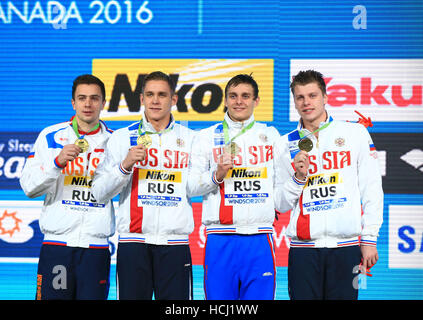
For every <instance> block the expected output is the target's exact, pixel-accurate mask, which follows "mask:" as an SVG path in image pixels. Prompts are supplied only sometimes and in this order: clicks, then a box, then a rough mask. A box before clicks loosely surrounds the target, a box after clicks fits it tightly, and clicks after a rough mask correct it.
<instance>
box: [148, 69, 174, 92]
mask: <svg viewBox="0 0 423 320" xmlns="http://www.w3.org/2000/svg"><path fill="white" fill-rule="evenodd" d="M151 80H162V81H165V82H167V83H168V84H169V87H170V92H171V94H172V95H173V94H175V83H174V82H173V80H172V78H171V77H170V76H169V75H167V74H166V73H164V72H161V71H154V72H151V73H150V74H148V75H146V77H145V78H144V81H143V83H142V90H141V92H142V94H144V89H145V86H146V85H147V82H148V81H151Z"/></svg>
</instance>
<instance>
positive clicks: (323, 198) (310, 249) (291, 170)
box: [275, 70, 383, 300]
mask: <svg viewBox="0 0 423 320" xmlns="http://www.w3.org/2000/svg"><path fill="white" fill-rule="evenodd" d="M291 93H292V95H293V99H294V103H295V108H296V110H297V112H298V114H299V116H300V120H299V122H298V126H297V129H295V130H293V131H291V132H289V133H287V134H285V135H284V136H282V137H281V138H280V141H279V142H278V144H277V148H276V149H275V157H276V158H277V159H278V160H277V163H278V165H277V166H276V172H277V174H276V177H277V183H276V185H277V188H276V190H277V191H276V192H275V204H276V208H277V209H278V210H279V211H280V212H287V211H289V210H291V215H290V222H289V225H288V226H287V230H286V235H287V237H289V238H290V239H291V242H290V251H289V258H288V287H289V294H290V298H291V299H306V300H313V299H348V300H355V299H357V297H358V288H357V286H355V285H354V279H355V277H357V273H358V271H359V270H360V272H362V273H366V272H367V269H368V268H370V267H372V266H373V265H374V264H375V263H376V262H377V260H378V251H377V248H376V243H377V236H378V231H379V228H380V226H381V224H382V220H383V190H382V181H381V175H380V172H379V164H378V160H377V153H376V151H375V147H374V145H373V142H372V139H371V136H370V134H369V133H368V132H367V130H366V129H365V126H363V125H362V124H361V123H360V122H359V123H358V124H357V123H352V122H348V121H340V120H334V119H333V118H332V117H331V116H330V115H329V114H328V112H327V110H326V108H325V104H326V103H327V102H328V95H327V93H326V84H325V80H324V78H323V75H322V74H321V73H319V72H317V71H314V70H306V71H300V72H299V73H298V74H297V75H295V76H294V77H292V82H291Z"/></svg>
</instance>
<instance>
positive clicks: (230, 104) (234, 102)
mask: <svg viewBox="0 0 423 320" xmlns="http://www.w3.org/2000/svg"><path fill="white" fill-rule="evenodd" d="M259 101H260V98H259V97H257V98H254V89H253V86H252V85H250V84H248V83H240V84H239V85H237V86H231V87H229V88H228V92H227V95H226V97H225V104H226V107H227V108H228V113H229V116H230V117H231V119H232V120H234V121H240V122H241V121H245V120H248V118H250V117H251V115H252V114H253V112H254V108H255V107H257V105H258V104H259Z"/></svg>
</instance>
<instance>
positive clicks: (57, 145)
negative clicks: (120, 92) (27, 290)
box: [20, 75, 115, 300]
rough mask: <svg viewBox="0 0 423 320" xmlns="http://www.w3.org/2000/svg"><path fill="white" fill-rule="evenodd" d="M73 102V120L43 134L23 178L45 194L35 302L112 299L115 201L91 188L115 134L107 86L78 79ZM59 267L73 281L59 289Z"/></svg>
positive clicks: (34, 193) (31, 192)
mask: <svg viewBox="0 0 423 320" xmlns="http://www.w3.org/2000/svg"><path fill="white" fill-rule="evenodd" d="M71 103H72V106H73V109H74V110H75V115H74V116H73V117H72V119H71V121H67V122H62V123H58V124H55V125H52V126H49V127H47V128H45V129H44V130H43V131H42V132H41V133H40V134H39V136H38V138H37V140H36V142H35V146H34V152H33V153H32V154H30V156H29V157H28V159H27V161H26V163H25V167H24V169H23V171H22V176H21V178H20V183H21V186H22V189H23V190H24V192H25V194H26V195H27V196H28V197H30V198H34V197H39V196H42V195H45V201H44V207H43V210H42V212H41V216H40V229H41V231H42V232H43V233H44V240H43V245H42V247H41V252H40V257H39V262H38V272H37V293H36V299H41V300H44V299H46V300H48V299H64V300H68V299H89V300H96V299H107V296H108V291H109V271H110V251H109V242H108V238H109V237H111V236H112V235H113V234H114V230H115V220H114V218H115V217H114V209H113V204H112V202H111V201H106V202H102V203H100V202H98V201H96V199H95V198H94V197H93V196H92V193H91V188H90V186H91V179H92V177H93V175H94V173H95V169H96V166H97V164H98V163H99V162H100V161H101V158H102V156H103V151H104V148H105V145H106V143H107V140H108V139H109V137H110V135H111V132H112V131H111V130H109V129H108V128H107V127H106V125H105V124H104V123H103V122H102V121H100V119H99V117H100V112H101V110H102V109H103V108H104V105H105V88H104V84H103V82H102V81H101V80H100V79H98V78H97V77H95V76H92V75H81V76H79V77H77V78H76V79H75V80H74V82H73V87H72V99H71ZM57 265H61V266H63V267H64V268H66V271H67V279H72V281H70V280H68V281H69V282H68V285H67V286H66V287H64V288H60V289H59V290H57V286H55V285H54V280H53V279H52V277H54V270H55V269H54V268H55V267H57ZM34 282H35V279H34Z"/></svg>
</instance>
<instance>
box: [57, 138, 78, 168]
mask: <svg viewBox="0 0 423 320" xmlns="http://www.w3.org/2000/svg"><path fill="white" fill-rule="evenodd" d="M81 151H82V150H81V148H80V147H78V146H77V145H75V144H67V145H65V146H63V149H62V150H61V151H60V153H59V155H58V156H57V162H59V164H60V165H61V166H62V167H66V165H67V164H68V161H73V160H75V158H76V157H77V156H78V155H79V153H80V152H81Z"/></svg>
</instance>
